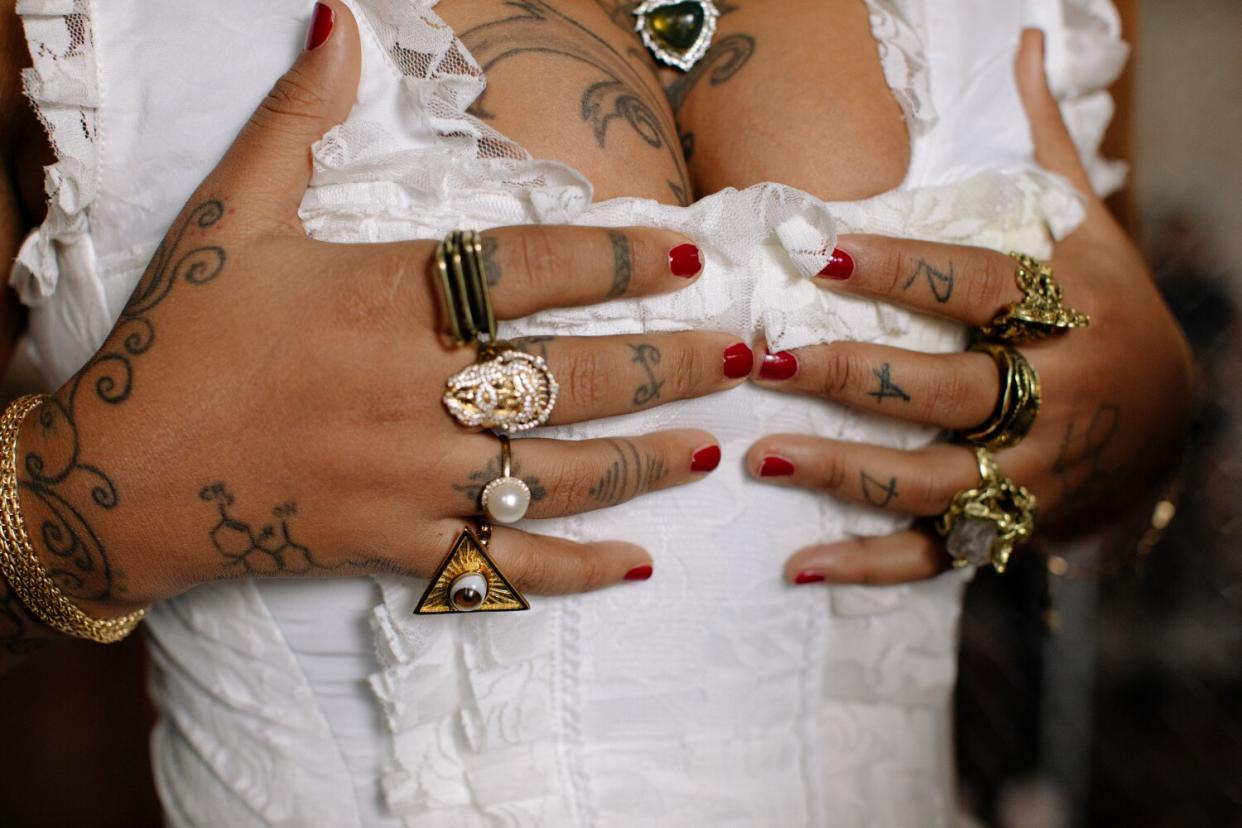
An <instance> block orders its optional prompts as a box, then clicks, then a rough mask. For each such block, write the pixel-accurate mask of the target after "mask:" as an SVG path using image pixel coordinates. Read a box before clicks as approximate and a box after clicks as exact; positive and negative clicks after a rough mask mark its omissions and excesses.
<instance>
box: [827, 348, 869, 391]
mask: <svg viewBox="0 0 1242 828" xmlns="http://www.w3.org/2000/svg"><path fill="white" fill-rule="evenodd" d="M861 371H862V365H861V364H860V361H859V359H858V354H857V353H856V352H855V351H854V349H853V348H849V347H846V346H844V345H830V346H829V347H828V349H827V351H826V352H825V354H824V367H823V376H822V378H821V393H822V394H823V396H825V397H828V398H830V399H835V398H839V397H842V396H844V395H845V394H847V393H848V392H849V391H851V390H853V389H854V388H856V387H857V386H858V382H859V377H860V376H861Z"/></svg>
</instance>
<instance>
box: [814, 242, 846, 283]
mask: <svg viewBox="0 0 1242 828" xmlns="http://www.w3.org/2000/svg"><path fill="white" fill-rule="evenodd" d="M818 275H819V276H821V277H823V278H825V279H835V280H836V281H838V282H842V281H845V280H846V279H848V278H850V277H851V276H853V275H854V257H853V256H851V255H850V254H849V253H846V252H845V251H844V250H842V249H841V248H839V247H838V248H836V249H835V250H833V251H832V255H831V256H830V257H828V264H826V265H824V269H823V270H821V271H820V272H819V274H818Z"/></svg>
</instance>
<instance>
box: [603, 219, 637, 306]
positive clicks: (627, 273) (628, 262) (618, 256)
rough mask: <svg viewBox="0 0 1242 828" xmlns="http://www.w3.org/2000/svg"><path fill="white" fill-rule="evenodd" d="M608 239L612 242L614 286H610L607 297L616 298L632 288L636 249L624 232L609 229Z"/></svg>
mask: <svg viewBox="0 0 1242 828" xmlns="http://www.w3.org/2000/svg"><path fill="white" fill-rule="evenodd" d="M608 240H609V241H610V242H612V286H611V287H609V288H608V297H607V298H609V299H616V298H617V297H618V296H624V295H625V292H626V291H627V290H629V289H630V279H631V278H632V277H633V275H634V255H633V253H634V251H633V249H632V248H631V247H630V239H629V237H628V236H626V235H625V234H624V233H620V232H618V231H616V230H609V231H608Z"/></svg>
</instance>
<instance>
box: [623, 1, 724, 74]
mask: <svg viewBox="0 0 1242 828" xmlns="http://www.w3.org/2000/svg"><path fill="white" fill-rule="evenodd" d="M634 16H635V17H636V18H638V20H637V21H636V22H635V24H634V28H635V29H636V30H637V31H638V34H639V35H641V36H642V39H643V43H644V44H645V45H646V47H647V48H648V49H650V50H651V53H652V54H654V55H655V56H656V58H657V59H658V60H660V61H662V62H664V63H667V64H668V65H669V66H676V67H677V68H678V69H680V70H681V71H683V72H688V71H689V70H690V67H691V66H694V64H696V63H698V61H699V58H701V57H703V55H705V54H707V50H708V48H710V47H711V45H712V35H714V34H715V33H716V18H718V17H720V11H719V10H718V9H717V8H716V5H715V4H714V3H712V0H643V2H642V3H640V4H639V6H638V8H636V9H634Z"/></svg>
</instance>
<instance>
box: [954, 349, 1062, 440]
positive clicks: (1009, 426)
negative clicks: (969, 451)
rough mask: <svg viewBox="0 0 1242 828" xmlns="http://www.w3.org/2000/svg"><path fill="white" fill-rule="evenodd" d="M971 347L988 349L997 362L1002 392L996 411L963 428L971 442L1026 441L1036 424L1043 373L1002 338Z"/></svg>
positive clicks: (983, 351) (982, 351)
mask: <svg viewBox="0 0 1242 828" xmlns="http://www.w3.org/2000/svg"><path fill="white" fill-rule="evenodd" d="M970 350H971V351H975V352H979V353H985V354H987V355H988V356H990V357H992V360H993V361H994V362H995V363H996V370H997V373H998V375H999V379H1000V393H999V395H998V396H997V399H996V407H995V409H993V411H992V415H991V416H990V417H988V419H987V420H985V421H984V422H983V423H982V424H980V425H978V426H976V427H975V428H972V429H968V430H965V431H963V432H962V437H963V438H965V439H966V440H968V441H969V442H971V443H973V444H975V445H978V446H984V447H985V448H988V449H991V450H993V451H995V450H997V449H1002V448H1012V447H1013V446H1016V445H1018V444H1019V443H1021V442H1022V440H1023V438H1025V437H1026V435H1027V434H1028V433H1030V430H1031V427H1032V426H1034V425H1035V417H1036V415H1037V414H1039V405H1040V402H1041V400H1042V397H1041V389H1040V385H1039V374H1037V373H1036V372H1035V369H1034V368H1033V367H1031V363H1029V362H1027V360H1026V357H1024V356H1022V354H1021V353H1019V352H1018V350H1017V349H1016V348H1014V347H1012V346H1010V345H1006V344H1004V343H998V342H977V343H975V344H974V345H972V346H971V348H970Z"/></svg>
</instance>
